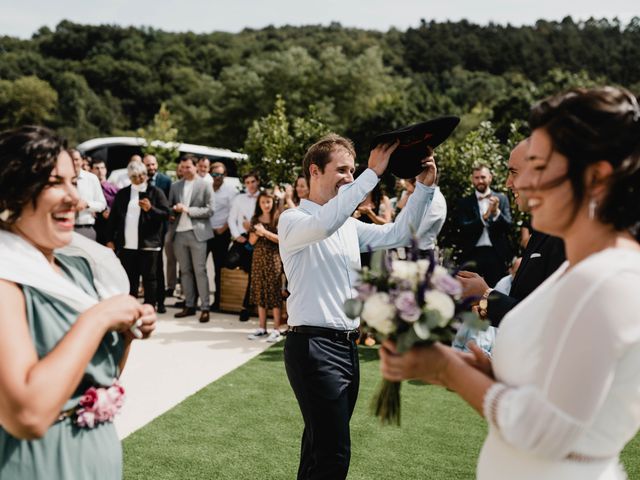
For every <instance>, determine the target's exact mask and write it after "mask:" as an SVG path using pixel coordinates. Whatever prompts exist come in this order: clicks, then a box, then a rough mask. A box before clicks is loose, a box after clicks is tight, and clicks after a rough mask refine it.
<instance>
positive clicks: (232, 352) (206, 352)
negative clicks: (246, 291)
mask: <svg viewBox="0 0 640 480" xmlns="http://www.w3.org/2000/svg"><path fill="white" fill-rule="evenodd" d="M177 311H178V310H176V309H172V308H169V309H168V312H167V313H166V314H163V315H158V323H157V327H156V331H155V332H154V334H153V336H152V337H151V338H150V339H148V340H144V341H134V342H133V345H132V347H131V352H130V354H129V360H128V362H127V366H126V367H125V370H124V372H123V374H122V377H121V382H122V384H123V385H124V387H125V390H126V394H127V400H126V403H125V405H124V407H123V409H122V412H121V413H120V414H119V415H118V416H117V417H116V420H115V425H116V429H117V431H118V436H119V437H120V438H121V439H122V438H125V437H126V436H128V435H129V434H131V433H133V432H134V431H136V430H137V429H139V428H141V427H142V426H144V425H146V424H147V423H149V422H150V421H151V420H153V419H154V418H156V417H158V416H159V415H162V414H163V413H164V412H166V411H167V410H169V409H171V408H172V407H174V406H176V405H177V404H178V403H180V402H181V401H182V400H184V399H185V398H186V397H188V396H190V395H192V394H194V393H196V392H197V391H198V390H200V389H202V388H203V387H205V386H206V385H208V384H209V383H211V382H213V381H214V380H216V379H218V378H220V377H221V376H223V375H225V374H226V373H228V372H230V371H231V370H233V369H235V368H237V367H239V366H240V365H242V364H243V363H245V362H247V361H248V360H250V359H251V358H253V357H255V356H256V355H258V354H259V353H261V352H262V351H263V350H265V349H267V348H268V347H269V346H270V345H271V344H270V343H267V342H265V341H264V340H262V341H251V340H248V339H247V335H248V334H249V333H251V332H252V331H253V330H255V329H256V327H257V319H255V318H252V319H251V321H249V322H246V323H240V322H239V321H238V316H237V315H226V314H219V313H213V312H212V313H211V320H210V321H209V323H203V324H201V323H198V316H193V317H186V318H181V319H175V318H173V314H174V313H176V312H177ZM269 326H271V322H269Z"/></svg>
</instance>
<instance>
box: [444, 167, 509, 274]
mask: <svg viewBox="0 0 640 480" xmlns="http://www.w3.org/2000/svg"><path fill="white" fill-rule="evenodd" d="M492 179H493V176H492V175H491V171H490V170H489V168H488V167H486V166H484V165H479V166H477V167H475V168H474V169H473V174H472V176H471V180H472V182H473V186H474V190H475V191H474V192H473V193H472V194H471V195H469V196H467V197H465V198H463V199H462V200H460V202H459V204H458V209H457V217H456V219H457V222H458V226H459V228H460V247H461V249H462V260H463V262H468V263H470V265H471V266H470V267H469V268H468V269H467V270H472V271H475V272H476V273H478V274H480V276H482V277H484V278H485V280H486V281H487V283H488V284H489V285H491V286H493V285H495V284H496V282H497V281H498V280H500V279H501V278H502V277H503V276H504V275H505V274H506V272H507V268H508V264H509V262H510V261H511V258H512V249H511V244H510V242H509V230H510V229H511V208H510V207H509V200H508V199H507V196H506V195H504V194H503V193H498V192H494V191H492V190H491V188H490V187H491V180H492Z"/></svg>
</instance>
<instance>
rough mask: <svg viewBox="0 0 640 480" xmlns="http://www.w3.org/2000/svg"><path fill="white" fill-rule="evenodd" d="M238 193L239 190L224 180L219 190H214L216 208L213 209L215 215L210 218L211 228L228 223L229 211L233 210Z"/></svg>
mask: <svg viewBox="0 0 640 480" xmlns="http://www.w3.org/2000/svg"><path fill="white" fill-rule="evenodd" d="M237 195H238V190H236V188H235V187H234V186H233V185H231V184H230V183H227V182H223V183H222V185H220V188H219V189H218V191H217V192H216V191H215V190H214V191H213V198H214V199H215V204H216V208H215V210H214V211H213V215H211V217H210V218H209V223H210V224H211V228H214V229H215V228H220V227H224V224H225V223H227V220H228V218H229V213H230V212H231V204H232V203H233V199H234V198H236V196H237ZM254 208H255V207H254Z"/></svg>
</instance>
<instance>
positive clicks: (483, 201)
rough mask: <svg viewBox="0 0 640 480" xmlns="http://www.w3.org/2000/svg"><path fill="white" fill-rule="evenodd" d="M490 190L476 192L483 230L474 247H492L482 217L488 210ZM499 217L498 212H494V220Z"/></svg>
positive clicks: (485, 223) (487, 229) (487, 228)
mask: <svg viewBox="0 0 640 480" xmlns="http://www.w3.org/2000/svg"><path fill="white" fill-rule="evenodd" d="M491 194H492V192H491V189H490V188H487V189H486V190H485V192H484V193H480V192H478V191H477V190H476V198H477V199H478V209H479V210H480V220H482V223H484V229H483V230H482V235H480V238H479V239H478V242H477V243H476V247H493V244H492V243H491V238H490V237H489V227H488V226H487V222H485V220H484V215H485V213H487V210H489V205H490V202H489V198H490V197H491ZM499 216H500V210H498V211H497V212H496V214H495V215H494V216H493V219H494V220H497V219H498V217H499Z"/></svg>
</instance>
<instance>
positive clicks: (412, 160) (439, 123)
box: [371, 116, 460, 178]
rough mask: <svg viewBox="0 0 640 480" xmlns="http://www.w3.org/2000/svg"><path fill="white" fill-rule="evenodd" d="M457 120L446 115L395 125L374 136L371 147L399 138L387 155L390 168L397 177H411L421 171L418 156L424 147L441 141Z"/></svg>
mask: <svg viewBox="0 0 640 480" xmlns="http://www.w3.org/2000/svg"><path fill="white" fill-rule="evenodd" d="M458 123H460V118H459V117H454V116H447V117H438V118H434V119H433V120H428V121H426V122H421V123H416V124H414V125H409V126H408V127H402V128H398V129H397V130H393V131H391V132H385V133H382V134H380V135H378V136H376V137H375V138H374V139H373V142H371V148H372V149H373V148H375V147H376V146H377V145H380V144H385V143H393V142H395V141H396V140H400V145H398V146H397V148H396V149H395V151H394V152H393V153H392V154H391V158H390V159H389V170H390V171H391V173H393V174H394V175H395V176H396V177H399V178H413V177H415V176H416V175H418V174H419V173H420V172H421V171H422V165H421V160H422V159H423V158H425V157H426V155H427V150H428V148H427V147H431V148H435V147H437V146H438V145H440V144H441V143H442V142H444V141H445V140H446V139H447V138H448V137H449V135H451V132H453V131H454V130H455V128H456V127H457V126H458Z"/></svg>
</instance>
